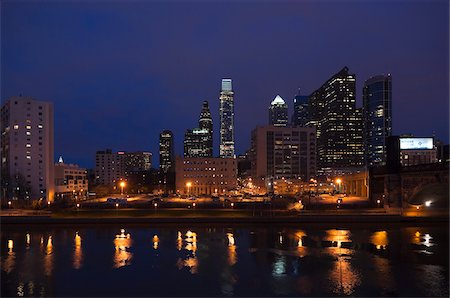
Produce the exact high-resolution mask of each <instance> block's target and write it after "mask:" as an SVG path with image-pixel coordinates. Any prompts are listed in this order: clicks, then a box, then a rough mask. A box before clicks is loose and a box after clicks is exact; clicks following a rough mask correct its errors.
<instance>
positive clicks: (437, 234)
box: [1, 223, 449, 297]
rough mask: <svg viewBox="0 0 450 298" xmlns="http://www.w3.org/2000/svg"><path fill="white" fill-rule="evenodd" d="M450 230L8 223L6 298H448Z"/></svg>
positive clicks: (445, 226) (5, 228)
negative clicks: (304, 297) (137, 297)
mask: <svg viewBox="0 0 450 298" xmlns="http://www.w3.org/2000/svg"><path fill="white" fill-rule="evenodd" d="M448 264H449V238H448V224H447V223H443V224H434V225H424V226H405V225H387V224H381V223H380V224H378V225H349V226H347V227H345V226H338V225H336V226H333V227H331V226H327V225H313V224H309V225H302V224H299V225H292V226H286V225H267V226H263V225H257V226H251V225H247V226H245V225H239V226H233V225H230V226H218V225H215V226H211V227H208V226H205V225H202V226H200V225H178V226H176V225H168V226H155V225H130V226H126V225H121V226H115V225H73V226H60V225H53V226H52V225H30V226H22V225H10V226H2V229H1V270H2V272H1V273H2V274H1V296H2V297H5V296H50V297H57V296H126V297H129V296H341V295H344V296H346V295H351V296H443V297H448V295H449V281H448V279H449V265H448Z"/></svg>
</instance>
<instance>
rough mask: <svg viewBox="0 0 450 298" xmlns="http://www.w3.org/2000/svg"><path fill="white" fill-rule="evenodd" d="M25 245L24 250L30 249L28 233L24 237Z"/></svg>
mask: <svg viewBox="0 0 450 298" xmlns="http://www.w3.org/2000/svg"><path fill="white" fill-rule="evenodd" d="M25 244H26V248H27V249H29V248H30V244H31V236H30V234H29V233H27V234H26V235H25Z"/></svg>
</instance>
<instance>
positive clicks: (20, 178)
mask: <svg viewBox="0 0 450 298" xmlns="http://www.w3.org/2000/svg"><path fill="white" fill-rule="evenodd" d="M0 122H1V127H0V129H1V133H2V135H1V197H2V199H4V200H23V201H22V202H24V203H25V204H26V202H29V201H30V200H35V199H41V198H42V199H43V200H47V201H48V202H51V201H53V199H54V172H53V167H54V159H53V158H54V157H53V150H54V144H53V104H52V103H50V102H45V101H40V100H36V99H34V98H31V97H22V96H19V97H11V98H10V99H9V100H7V101H6V102H5V103H4V104H3V105H2V108H1V121H0Z"/></svg>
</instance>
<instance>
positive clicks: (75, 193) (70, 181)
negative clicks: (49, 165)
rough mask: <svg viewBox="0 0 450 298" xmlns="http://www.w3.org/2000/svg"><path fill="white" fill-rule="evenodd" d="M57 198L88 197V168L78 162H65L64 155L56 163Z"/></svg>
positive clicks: (77, 198)
mask: <svg viewBox="0 0 450 298" xmlns="http://www.w3.org/2000/svg"><path fill="white" fill-rule="evenodd" d="M54 171H55V199H56V200H61V199H71V200H81V199H85V198H87V193H88V186H89V183H88V177H87V170H86V169H84V168H80V166H78V165H76V164H66V163H64V161H63V159H62V157H60V159H59V161H58V162H57V163H55V167H54Z"/></svg>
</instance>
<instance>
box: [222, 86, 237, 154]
mask: <svg viewBox="0 0 450 298" xmlns="http://www.w3.org/2000/svg"><path fill="white" fill-rule="evenodd" d="M219 99H220V110H219V113H220V157H234V92H233V88H232V81H231V79H222V89H221V91H220V97H219Z"/></svg>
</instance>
